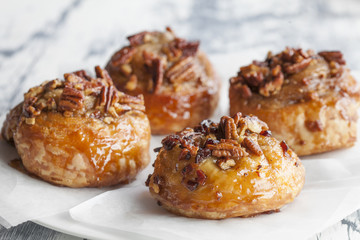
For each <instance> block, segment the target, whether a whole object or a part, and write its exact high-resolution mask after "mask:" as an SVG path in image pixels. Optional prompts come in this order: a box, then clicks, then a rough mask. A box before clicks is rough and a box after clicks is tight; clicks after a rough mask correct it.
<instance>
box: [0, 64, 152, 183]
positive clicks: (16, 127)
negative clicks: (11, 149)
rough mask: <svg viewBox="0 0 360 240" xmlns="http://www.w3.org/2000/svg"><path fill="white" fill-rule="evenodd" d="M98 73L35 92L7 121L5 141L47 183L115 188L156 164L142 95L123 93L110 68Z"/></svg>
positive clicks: (50, 83) (67, 78)
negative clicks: (152, 160)
mask: <svg viewBox="0 0 360 240" xmlns="http://www.w3.org/2000/svg"><path fill="white" fill-rule="evenodd" d="M95 71H96V77H95V78H92V77H90V76H89V75H87V73H86V72H85V71H77V72H73V73H68V74H65V75H64V77H65V80H64V81H63V80H59V79H55V80H52V81H46V82H44V83H42V84H41V85H40V86H37V87H33V88H31V89H30V90H29V91H28V92H27V93H25V95H24V101H23V102H22V103H20V104H19V105H18V106H16V107H15V108H14V109H13V110H11V111H10V113H9V114H8V116H7V119H6V120H5V122H4V125H3V129H2V135H3V137H4V138H5V139H6V140H7V141H9V142H14V143H15V146H16V148H17V150H18V153H19V155H20V157H21V160H22V163H23V165H24V167H25V168H26V169H27V170H28V171H29V172H31V173H33V174H35V175H37V176H39V177H40V178H42V179H44V180H45V181H48V182H50V183H54V184H57V185H63V186H68V187H101V186H109V185H114V184H118V183H121V182H128V181H129V180H132V179H133V178H135V176H136V174H137V173H138V172H139V171H140V170H141V169H143V168H144V167H145V166H146V165H147V164H148V163H149V161H150V157H149V151H148V149H149V141H150V125H149V121H148V119H147V117H146V115H145V113H144V110H145V107H144V101H143V98H142V96H138V97H133V96H129V95H126V94H124V93H122V92H120V91H117V90H116V88H115V86H114V85H113V83H112V80H111V78H110V77H109V75H108V73H107V72H106V70H103V69H101V68H100V67H96V68H95ZM135 126H136V127H135ZM124 149H126V151H124Z"/></svg>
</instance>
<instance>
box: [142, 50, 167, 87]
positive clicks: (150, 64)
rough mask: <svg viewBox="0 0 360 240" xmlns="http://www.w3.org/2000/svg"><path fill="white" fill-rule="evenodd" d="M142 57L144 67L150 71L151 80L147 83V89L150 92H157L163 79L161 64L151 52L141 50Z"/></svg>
mask: <svg viewBox="0 0 360 240" xmlns="http://www.w3.org/2000/svg"><path fill="white" fill-rule="evenodd" d="M143 57H144V62H145V66H146V67H147V68H146V69H147V70H148V71H149V72H150V73H151V75H152V77H151V80H152V81H151V82H149V83H150V85H149V89H148V90H149V91H150V92H154V93H156V92H158V91H159V90H160V87H161V85H162V83H163V79H164V69H163V64H162V62H161V60H160V58H158V57H154V55H153V54H152V53H149V52H147V51H143Z"/></svg>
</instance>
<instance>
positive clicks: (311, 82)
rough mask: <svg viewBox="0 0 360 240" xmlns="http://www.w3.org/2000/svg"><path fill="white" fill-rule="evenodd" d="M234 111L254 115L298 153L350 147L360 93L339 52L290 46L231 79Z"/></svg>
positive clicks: (354, 129)
mask: <svg viewBox="0 0 360 240" xmlns="http://www.w3.org/2000/svg"><path fill="white" fill-rule="evenodd" d="M229 98H230V113H231V114H234V113H236V112H239V111H241V112H243V113H245V114H254V115H256V116H258V117H259V118H260V119H262V120H264V121H265V122H267V123H268V125H269V127H270V128H271V129H272V132H273V134H274V136H275V137H277V138H279V139H285V140H286V141H287V143H288V144H289V145H290V146H291V147H292V149H293V150H294V151H295V152H296V153H297V154H298V155H309V154H315V153H321V152H326V151H331V150H334V149H339V148H346V147H351V146H353V145H354V143H355V141H356V133H357V130H356V128H357V127H356V123H357V118H358V116H357V108H358V106H359V103H360V90H359V86H358V85H357V84H356V81H355V79H354V78H353V77H352V76H351V75H350V71H349V70H348V69H347V68H346V66H345V60H344V59H343V55H342V53H341V52H339V51H322V52H319V53H318V54H315V53H314V52H313V51H312V50H308V51H304V50H302V49H295V48H286V49H285V50H284V51H282V52H281V53H279V54H276V55H273V54H272V53H271V52H270V53H268V55H267V57H266V59H265V61H263V62H260V61H253V62H252V64H250V65H249V66H245V67H241V68H240V71H239V72H238V74H237V76H235V77H232V78H231V79H230V89H229Z"/></svg>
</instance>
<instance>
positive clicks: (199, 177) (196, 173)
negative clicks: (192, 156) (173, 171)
mask: <svg viewBox="0 0 360 240" xmlns="http://www.w3.org/2000/svg"><path fill="white" fill-rule="evenodd" d="M181 174H182V176H183V179H182V183H183V184H184V185H185V187H186V188H187V189H188V190H190V191H194V190H196V189H197V188H198V186H199V185H200V186H201V185H204V184H205V181H206V175H205V173H204V171H202V170H200V169H197V164H194V163H190V164H187V165H186V166H185V167H184V168H183V169H182V171H181Z"/></svg>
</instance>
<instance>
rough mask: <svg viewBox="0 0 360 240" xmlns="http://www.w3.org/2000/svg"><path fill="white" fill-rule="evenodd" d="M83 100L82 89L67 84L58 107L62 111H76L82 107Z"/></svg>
mask: <svg viewBox="0 0 360 240" xmlns="http://www.w3.org/2000/svg"><path fill="white" fill-rule="evenodd" d="M83 100H84V94H83V93H82V92H81V91H79V90H77V89H75V88H71V87H67V86H65V88H64V90H63V92H62V94H61V96H60V102H59V106H58V108H59V110H60V111H74V110H76V109H80V108H81V107H82V104H83Z"/></svg>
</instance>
